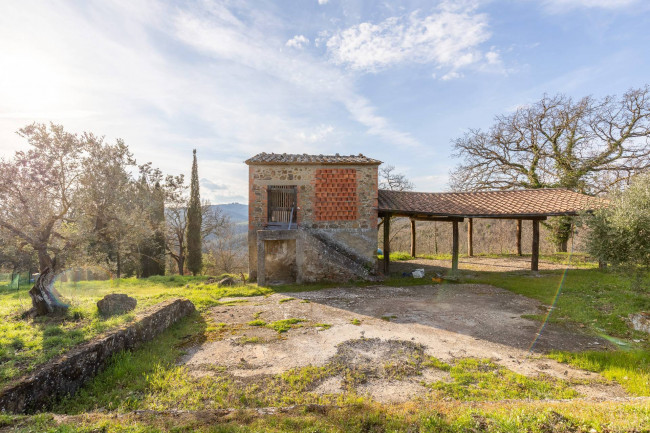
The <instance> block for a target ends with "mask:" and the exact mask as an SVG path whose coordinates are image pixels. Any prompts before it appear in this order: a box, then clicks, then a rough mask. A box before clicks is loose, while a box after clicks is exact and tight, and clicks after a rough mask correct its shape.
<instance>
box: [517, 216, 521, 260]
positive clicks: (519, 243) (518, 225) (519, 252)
mask: <svg viewBox="0 0 650 433" xmlns="http://www.w3.org/2000/svg"><path fill="white" fill-rule="evenodd" d="M517 255H518V256H520V255H521V220H517Z"/></svg>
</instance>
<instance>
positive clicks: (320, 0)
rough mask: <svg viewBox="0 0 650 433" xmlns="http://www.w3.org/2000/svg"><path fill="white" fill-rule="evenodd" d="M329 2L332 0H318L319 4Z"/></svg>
mask: <svg viewBox="0 0 650 433" xmlns="http://www.w3.org/2000/svg"><path fill="white" fill-rule="evenodd" d="M329 2H330V0H318V4H319V5H321V6H322V5H326V4H327V3H329Z"/></svg>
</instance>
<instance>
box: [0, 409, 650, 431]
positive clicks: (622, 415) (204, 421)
mask: <svg viewBox="0 0 650 433" xmlns="http://www.w3.org/2000/svg"><path fill="white" fill-rule="evenodd" d="M648 425H650V408H649V407H648V405H647V403H645V402H617V403H614V402H589V401H580V402H549V403H546V402H509V403H502V404H494V403H489V404H485V403H483V404H482V403H475V404H473V405H471V406H469V405H464V406H458V405H457V404H445V403H444V402H439V403H419V404H418V405H417V406H413V405H410V404H404V405H393V406H389V407H386V406H381V405H378V404H374V403H371V402H359V403H357V404H354V405H348V406H345V407H322V408H309V407H306V408H296V409H293V410H289V411H286V412H285V411H283V412H276V413H274V414H266V415H263V414H260V413H257V412H255V411H253V410H246V409H243V410H239V411H237V412H235V413H232V414H231V415H229V416H226V417H221V418H219V419H218V421H217V422H215V418H213V417H211V416H201V414H199V413H194V414H188V415H187V416H183V415H182V414H176V413H173V414H170V413H151V414H143V413H139V414H135V413H124V414H121V415H120V416H115V414H112V413H93V414H87V415H79V416H69V417H65V418H61V417H57V418H55V417H54V416H53V415H52V414H47V413H45V414H39V415H34V416H20V415H0V426H3V427H8V429H11V431H13V432H16V433H27V432H34V431H39V432H40V431H47V432H57V433H82V432H83V433H89V432H100V431H106V432H119V433H126V432H129V433H154V432H156V433H162V432H170V433H171V432H199V433H208V432H210V433H252V432H262V431H263V432H270V433H284V432H291V433H294V432H295V433H297V432H319V433H344V432H345V433H348V432H349V433H368V432H404V433H405V432H436V433H438V432H440V433H467V432H483V433H497V432H498V433H503V432H512V433H515V432H516V433H518V432H540V433H546V432H565V433H568V432H589V431H597V432H605V431H606V432H609V433H624V432H633V431H635V432H642V431H647V426H648Z"/></svg>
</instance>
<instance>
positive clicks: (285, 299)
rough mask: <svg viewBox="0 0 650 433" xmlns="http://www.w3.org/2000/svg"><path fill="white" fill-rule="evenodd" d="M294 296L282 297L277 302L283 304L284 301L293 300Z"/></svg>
mask: <svg viewBox="0 0 650 433" xmlns="http://www.w3.org/2000/svg"><path fill="white" fill-rule="evenodd" d="M294 299H296V298H282V299H280V301H279V302H278V303H280V304H284V303H285V302H289V301H293V300H294Z"/></svg>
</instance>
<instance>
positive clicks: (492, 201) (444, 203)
mask: <svg viewBox="0 0 650 433" xmlns="http://www.w3.org/2000/svg"><path fill="white" fill-rule="evenodd" d="M604 203H606V202H605V201H604V200H602V199H598V198H595V197H590V196H587V195H584V194H579V193H576V192H573V191H569V190H567V189H532V190H514V191H484V192H448V193H445V192H443V193H431V192H410V191H388V190H379V206H378V210H379V213H382V212H389V213H393V214H401V215H422V216H462V217H516V216H528V217H531V216H552V215H575V214H577V213H578V212H580V211H584V210H590V209H595V208H597V207H599V206H602V205H603V204H604Z"/></svg>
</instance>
